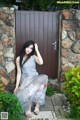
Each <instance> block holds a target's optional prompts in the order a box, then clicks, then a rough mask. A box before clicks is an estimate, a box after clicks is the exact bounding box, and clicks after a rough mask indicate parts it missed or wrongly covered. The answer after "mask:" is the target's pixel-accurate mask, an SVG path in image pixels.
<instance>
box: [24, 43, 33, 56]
mask: <svg viewBox="0 0 80 120" xmlns="http://www.w3.org/2000/svg"><path fill="white" fill-rule="evenodd" d="M32 50H33V45H30V46H28V47H26V49H25V52H26V54H27V55H29V54H30V53H31V52H32Z"/></svg>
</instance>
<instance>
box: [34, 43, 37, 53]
mask: <svg viewBox="0 0 80 120" xmlns="http://www.w3.org/2000/svg"><path fill="white" fill-rule="evenodd" d="M34 45H35V51H38V45H37V43H35V44H34Z"/></svg>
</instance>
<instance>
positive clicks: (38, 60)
mask: <svg viewBox="0 0 80 120" xmlns="http://www.w3.org/2000/svg"><path fill="white" fill-rule="evenodd" d="M35 51H36V55H34V59H35V61H36V63H37V64H39V65H43V59H42V56H41V54H40V52H39V49H38V45H37V44H36V43H35Z"/></svg>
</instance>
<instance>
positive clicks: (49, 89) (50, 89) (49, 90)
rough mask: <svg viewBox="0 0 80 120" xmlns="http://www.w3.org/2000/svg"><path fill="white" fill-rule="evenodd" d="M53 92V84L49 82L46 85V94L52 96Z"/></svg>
mask: <svg viewBox="0 0 80 120" xmlns="http://www.w3.org/2000/svg"><path fill="white" fill-rule="evenodd" d="M54 93H55V89H54V86H53V85H52V84H49V85H48V87H47V91H46V95H47V96H52V95H54Z"/></svg>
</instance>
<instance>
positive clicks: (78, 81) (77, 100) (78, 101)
mask: <svg viewBox="0 0 80 120" xmlns="http://www.w3.org/2000/svg"><path fill="white" fill-rule="evenodd" d="M65 77H66V81H65V90H64V91H65V93H66V95H67V98H68V100H69V102H70V106H71V107H70V108H71V109H70V117H72V118H78V117H79V118H80V66H77V67H75V68H70V69H69V71H68V72H66V73H65Z"/></svg>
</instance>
